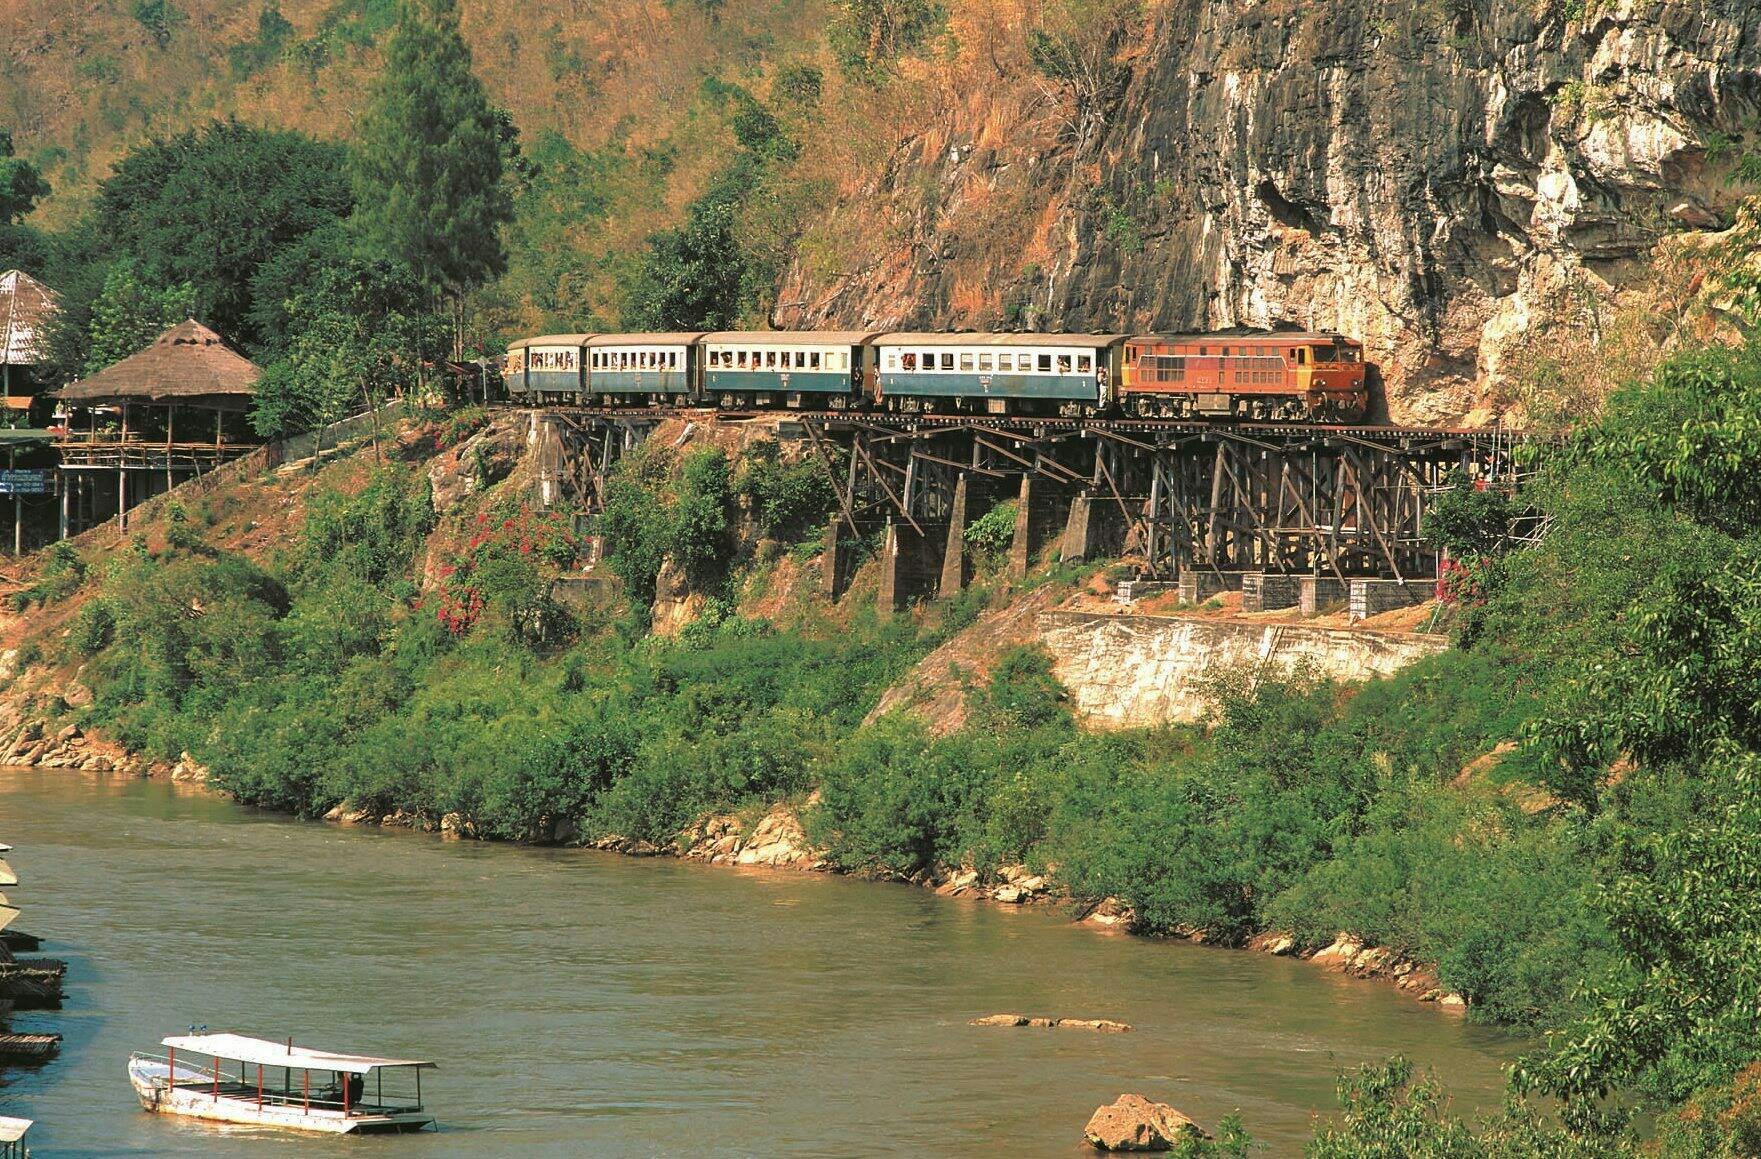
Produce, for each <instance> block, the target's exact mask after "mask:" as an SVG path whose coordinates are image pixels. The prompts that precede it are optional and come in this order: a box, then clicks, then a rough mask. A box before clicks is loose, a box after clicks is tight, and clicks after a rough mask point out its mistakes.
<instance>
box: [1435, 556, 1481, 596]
mask: <svg viewBox="0 0 1761 1159" xmlns="http://www.w3.org/2000/svg"><path fill="white" fill-rule="evenodd" d="M1437 602H1438V603H1441V604H1445V605H1450V606H1455V607H1469V606H1473V605H1477V604H1483V603H1485V602H1486V569H1485V566H1484V565H1483V564H1482V563H1481V562H1480V561H1479V560H1478V559H1469V560H1465V561H1464V560H1459V559H1445V560H1444V561H1443V564H1442V566H1441V567H1440V568H1438V570H1437Z"/></svg>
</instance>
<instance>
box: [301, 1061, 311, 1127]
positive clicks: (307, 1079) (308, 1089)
mask: <svg viewBox="0 0 1761 1159" xmlns="http://www.w3.org/2000/svg"><path fill="white" fill-rule="evenodd" d="M300 1073H301V1074H303V1075H305V1076H306V1077H305V1079H304V1080H303V1082H302V1085H304V1087H305V1088H306V1113H307V1114H308V1115H309V1114H311V1113H312V1071H311V1069H310V1068H307V1069H306V1070H303V1071H301V1072H300Z"/></svg>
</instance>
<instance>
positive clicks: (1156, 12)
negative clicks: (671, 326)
mask: <svg viewBox="0 0 1761 1159" xmlns="http://www.w3.org/2000/svg"><path fill="white" fill-rule="evenodd" d="M1146 11H1147V13H1148V28H1147V30H1145V29H1140V28H1138V27H1132V28H1129V29H1126V30H1124V31H1123V33H1122V35H1121V38H1120V39H1121V41H1122V43H1123V45H1125V46H1126V47H1125V49H1124V51H1125V52H1127V53H1128V54H1129V58H1130V61H1131V67H1130V70H1129V74H1128V76H1127V77H1126V78H1125V82H1124V83H1123V84H1122V85H1120V86H1118V87H1117V88H1115V89H1114V90H1112V92H1111V93H1110V94H1108V97H1109V98H1110V99H1107V100H1106V101H1105V102H1104V105H1103V107H1101V108H1100V109H1098V110H1097V112H1098V114H1099V115H1100V116H1101V118H1102V119H1103V121H1104V127H1103V128H1102V130H1101V131H1100V133H1099V135H1098V136H1097V137H1096V138H1095V143H1094V144H1093V145H1092V146H1091V147H1088V148H1086V149H1084V148H1083V147H1081V146H1079V145H1077V144H1075V143H1074V142H1072V141H1070V140H1068V139H1066V140H1064V141H1063V142H1061V143H1059V145H1058V146H1057V147H1055V148H1054V149H1052V150H1051V151H1049V152H1048V151H1046V150H1045V149H1044V147H1043V145H1041V144H1040V143H1037V142H1036V143H1034V144H1029V145H1023V146H1021V147H1012V146H1011V144H1010V143H1008V142H1003V143H994V141H993V139H992V138H991V136H990V135H987V134H986V133H985V131H984V128H985V126H984V123H983V110H982V109H976V108H975V109H973V110H972V111H971V113H970V114H969V121H970V123H968V122H967V121H966V120H962V119H960V115H959V113H957V112H954V113H950V120H951V122H952V124H951V127H947V128H945V129H944V131H943V132H941V133H940V134H939V135H938V136H937V137H936V138H935V140H934V144H933V145H924V146H923V147H922V148H921V149H920V150H918V149H916V148H915V147H914V146H907V147H905V148H902V149H901V150H900V152H899V154H897V155H895V157H894V158H893V159H892V163H891V165H890V166H889V170H888V173H887V175H886V178H885V179H884V180H883V181H882V182H881V183H880V184H879V186H878V187H877V188H868V189H864V190H863V191H862V192H861V194H860V195H859V196H860V197H864V198H872V197H875V196H880V197H887V196H889V195H891V196H894V197H895V198H896V199H897V200H898V201H899V202H900V203H901V205H904V206H910V205H912V204H913V203H912V202H911V201H910V200H909V192H910V191H911V190H913V189H918V188H920V187H921V186H922V185H923V183H924V182H926V181H929V182H932V183H935V184H936V185H937V187H938V188H939V190H940V193H939V196H938V198H937V199H936V201H935V202H934V203H933V205H934V207H935V210H934V211H932V212H930V213H924V212H922V211H918V212H917V214H916V216H915V218H914V219H912V220H913V223H914V227H915V228H914V233H913V236H912V242H913V255H914V256H913V257H912V259H911V260H910V262H909V264H908V265H907V266H906V267H905V268H904V269H903V270H898V271H895V270H891V269H889V270H888V271H887V273H888V275H889V276H888V277H887V278H875V279H871V280H867V281H864V280H862V279H857V280H855V281H853V282H848V283H839V284H837V285H836V286H835V287H832V286H829V285H828V286H819V285H816V284H815V280H814V279H813V278H812V277H809V276H805V275H799V274H798V277H797V284H796V285H791V286H787V287H785V290H784V292H783V293H782V294H781V300H783V301H785V302H791V303H794V302H806V303H809V305H808V306H807V307H806V308H805V309H801V308H799V307H797V308H796V312H800V313H803V314H805V315H808V316H809V317H811V316H813V315H818V316H819V317H822V318H825V319H827V320H831V319H834V318H835V319H841V320H843V321H847V322H853V321H856V320H858V319H861V320H865V321H876V322H880V321H885V322H895V321H896V322H899V323H901V324H907V328H915V327H916V326H918V325H927V324H932V323H933V324H938V325H948V324H968V325H998V324H1004V325H1008V324H1010V323H1013V324H1014V325H1013V327H1012V328H1018V327H1019V326H1020V325H1021V324H1023V323H1026V324H1027V325H1029V326H1032V327H1034V328H1041V329H1062V330H1083V329H1093V330H1107V331H1111V330H1129V329H1190V328H1198V329H1211V328H1217V327H1224V326H1231V325H1250V326H1267V325H1272V324H1296V325H1302V326H1315V327H1322V328H1329V329H1338V330H1342V331H1344V332H1346V333H1349V334H1353V335H1356V336H1358V337H1361V338H1362V339H1363V340H1364V341H1365V342H1366V344H1367V345H1368V347H1369V349H1370V352H1371V355H1372V358H1373V360H1374V361H1376V362H1378V363H1379V364H1380V365H1381V367H1382V370H1383V373H1384V376H1385V378H1386V380H1387V382H1388V385H1389V395H1390V399H1391V409H1392V411H1393V412H1394V417H1396V418H1397V419H1402V420H1406V421H1421V420H1427V419H1429V420H1440V419H1445V418H1453V417H1460V416H1462V415H1464V414H1466V413H1468V412H1469V411H1470V410H1472V409H1473V408H1474V406H1475V403H1476V402H1477V401H1478V396H1479V394H1480V390H1481V388H1482V387H1483V385H1484V383H1485V381H1486V380H1487V379H1488V378H1489V377H1490V376H1492V375H1495V374H1496V373H1498V372H1499V370H1500V369H1501V361H1502V360H1503V359H1504V358H1505V357H1506V355H1507V353H1508V351H1509V350H1510V349H1511V348H1512V347H1513V345H1515V344H1519V343H1521V342H1522V341H1523V340H1524V339H1525V338H1526V337H1528V336H1531V335H1533V334H1534V333H1536V332H1537V331H1538V330H1540V329H1541V328H1544V327H1545V326H1547V325H1549V324H1553V323H1559V322H1575V323H1579V324H1583V323H1584V314H1585V309H1584V303H1585V302H1586V300H1591V299H1596V298H1603V299H1606V297H1607V296H1608V295H1610V294H1613V293H1615V292H1616V291H1619V290H1622V289H1624V288H1636V287H1639V286H1640V285H1642V284H1643V282H1644V281H1645V278H1646V269H1645V266H1646V263H1645V261H1644V260H1643V258H1644V256H1645V255H1646V254H1647V252H1648V251H1649V250H1650V248H1651V247H1652V246H1653V244H1654V243H1655V242H1656V241H1657V240H1658V239H1659V238H1660V237H1663V236H1666V235H1669V234H1672V233H1681V232H1689V231H1697V230H1704V229H1716V228H1720V227H1721V226H1723V225H1725V224H1728V223H1729V220H1730V217H1731V209H1732V207H1733V205H1734V204H1735V202H1736V199H1737V197H1738V196H1740V194H1741V192H1742V190H1741V189H1740V188H1737V189H1733V188H1730V187H1729V186H1727V184H1726V183H1725V181H1724V176H1725V174H1726V173H1727V172H1728V167H1729V165H1730V158H1729V157H1728V156H1726V157H1724V158H1718V157H1716V153H1717V152H1718V150H1717V148H1716V147H1714V148H1713V149H1711V150H1710V152H1712V153H1713V154H1714V156H1713V157H1711V158H1709V156H1708V154H1709V148H1708V147H1709V146H1710V145H1713V144H1714V142H1716V141H1718V140H1719V135H1720V134H1722V135H1726V136H1728V135H1732V134H1736V133H1739V132H1741V131H1742V127H1743V125H1744V124H1745V122H1746V121H1748V120H1749V119H1751V118H1753V117H1754V116H1755V114H1756V111H1757V109H1758V108H1761V76H1758V75H1757V72H1756V69H1757V67H1758V66H1761V8H1757V7H1756V6H1755V5H1753V4H1741V3H1708V2H1706V0H1601V2H1592V3H1580V4H1569V3H1566V2H1565V0H1538V2H1531V0H1520V2H1519V0H1451V2H1450V3H1418V4H1414V3H1406V2H1402V0H1373V2H1368V3H1363V2H1358V0H1317V2H1315V3H1309V4H1298V3H1290V2H1288V0H1260V2H1257V3H1232V2H1228V0H1167V2H1166V3H1162V4H1153V5H1148V6H1146ZM1146 33H1147V36H1146ZM1140 43H1142V44H1144V45H1145V47H1143V48H1142V50H1141V51H1138V50H1136V49H1135V48H1134V47H1132V46H1135V45H1138V44H1140ZM1004 83H1006V78H999V84H1000V85H1001V84H1004ZM926 136H927V135H926ZM1021 136H1026V135H1025V134H1021ZM950 137H951V138H952V139H951V140H950V139H949V138H950ZM932 150H933V151H932ZM1011 198H1013V199H1016V200H1019V201H1023V202H1025V203H1027V204H1029V205H1031V206H1033V207H1035V208H1037V209H1039V210H1040V212H1041V215H1042V218H1043V220H1044V221H1045V222H1046V224H1045V225H1044V226H1043V227H1042V228H1041V229H1040V230H1039V231H1038V232H1037V233H1036V234H1035V235H1034V241H1035V244H1034V245H1032V246H1028V247H1021V248H1017V249H1016V250H1014V251H1012V252H1010V251H1004V252H991V253H986V254H984V255H982V257H981V256H980V255H978V254H977V253H976V252H975V251H977V250H978V248H979V246H978V244H977V241H976V239H977V238H978V237H979V236H980V231H979V230H977V229H974V228H972V227H971V226H970V225H969V224H968V221H967V219H969V218H974V217H977V216H979V215H981V214H983V213H985V212H988V211H989V210H988V209H987V208H986V207H989V206H994V205H995V204H996V203H997V202H999V201H1003V200H1006V199H1011ZM854 200H855V199H853V203H854ZM853 211H856V212H859V211H860V206H859V205H854V204H853ZM899 216H900V217H901V218H904V217H905V216H906V215H905V214H904V213H903V212H901V213H900V214H899ZM980 263H987V264H988V268H982V269H975V268H974V267H975V265H978V264H980ZM901 274H903V275H904V278H903V279H902V278H900V277H899V276H898V275H901ZM987 279H988V280H987ZM902 281H903V282H905V284H906V285H907V286H908V288H907V289H904V290H903V291H902V290H901V288H900V283H901V282H902ZM983 286H990V287H995V289H993V290H990V291H988V292H976V291H975V290H974V287H983ZM896 314H902V315H903V316H899V317H895V315H896ZM785 320H788V321H794V319H793V317H790V318H788V319H785ZM1592 324H1593V323H1592Z"/></svg>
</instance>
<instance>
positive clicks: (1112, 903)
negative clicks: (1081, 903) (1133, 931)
mask: <svg viewBox="0 0 1761 1159" xmlns="http://www.w3.org/2000/svg"><path fill="white" fill-rule="evenodd" d="M1082 920H1083V923H1084V924H1086V925H1091V926H1099V927H1101V928H1102V929H1112V928H1119V929H1125V928H1129V927H1130V926H1131V924H1132V923H1133V922H1135V921H1136V920H1137V912H1136V911H1135V910H1133V909H1132V908H1131V907H1130V906H1128V905H1126V904H1125V903H1124V902H1122V901H1120V900H1119V899H1118V898H1116V897H1108V898H1102V899H1101V901H1100V904H1098V905H1096V906H1095V907H1094V908H1093V909H1091V910H1089V911H1088V913H1086V914H1084V915H1083V918H1082Z"/></svg>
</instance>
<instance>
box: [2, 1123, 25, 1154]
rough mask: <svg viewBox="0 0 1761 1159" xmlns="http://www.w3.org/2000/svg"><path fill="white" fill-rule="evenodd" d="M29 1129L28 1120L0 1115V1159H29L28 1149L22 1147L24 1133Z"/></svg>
mask: <svg viewBox="0 0 1761 1159" xmlns="http://www.w3.org/2000/svg"><path fill="white" fill-rule="evenodd" d="M30 1129H31V1121H30V1120H29V1119H14V1118H11V1117H10V1116H7V1115H0V1159H31V1152H30V1148H28V1147H26V1146H25V1145H24V1136H25V1132H26V1131H29V1130H30Z"/></svg>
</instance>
